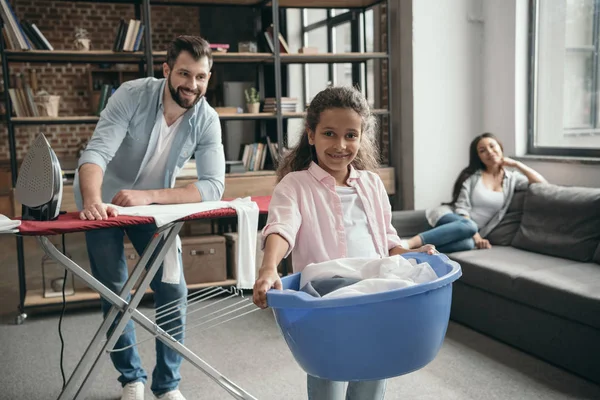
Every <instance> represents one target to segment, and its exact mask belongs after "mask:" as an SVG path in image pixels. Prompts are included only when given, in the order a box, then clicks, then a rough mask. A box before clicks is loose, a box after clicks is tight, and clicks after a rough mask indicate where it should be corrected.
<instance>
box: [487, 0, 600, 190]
mask: <svg viewBox="0 0 600 400" xmlns="http://www.w3.org/2000/svg"><path fill="white" fill-rule="evenodd" d="M478 1H481V3H482V7H483V13H482V15H483V18H484V23H483V63H482V67H483V82H482V88H483V130H484V131H490V132H493V133H495V134H496V135H497V136H498V137H499V138H500V139H501V140H502V142H503V143H504V149H505V153H506V154H507V155H509V156H524V155H525V154H526V151H527V112H528V111H527V90H528V87H527V74H528V71H527V69H528V65H527V60H528V57H529V54H528V37H527V36H528V26H527V24H528V18H529V16H528V12H529V9H528V2H527V1H522V0H478ZM525 162H526V163H527V165H529V166H531V167H532V168H535V169H536V170H537V171H539V172H540V173H541V174H543V175H544V176H545V177H546V179H548V181H550V182H551V183H555V184H559V185H576V186H588V187H600V165H599V164H596V165H590V164H581V163H577V162H575V163H565V162H556V161H533V160H527V159H525Z"/></svg>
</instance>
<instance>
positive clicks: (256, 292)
mask: <svg viewBox="0 0 600 400" xmlns="http://www.w3.org/2000/svg"><path fill="white" fill-rule="evenodd" d="M271 288H273V289H277V290H281V279H279V274H278V273H277V267H274V268H272V267H271V268H265V267H264V266H263V267H261V268H260V270H259V275H258V279H257V280H256V282H255V283H254V289H253V294H252V300H253V301H254V304H256V305H257V306H259V307H260V308H267V291H268V290H269V289H271Z"/></svg>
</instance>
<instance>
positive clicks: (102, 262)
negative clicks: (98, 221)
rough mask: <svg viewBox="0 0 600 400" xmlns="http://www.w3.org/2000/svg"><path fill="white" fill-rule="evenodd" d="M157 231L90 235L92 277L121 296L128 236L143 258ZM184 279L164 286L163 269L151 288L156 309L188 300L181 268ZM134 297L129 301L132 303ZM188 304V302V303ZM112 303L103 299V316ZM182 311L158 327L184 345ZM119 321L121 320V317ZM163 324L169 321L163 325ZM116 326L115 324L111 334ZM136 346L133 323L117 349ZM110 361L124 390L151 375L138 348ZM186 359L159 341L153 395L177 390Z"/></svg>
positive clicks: (146, 229)
mask: <svg viewBox="0 0 600 400" xmlns="http://www.w3.org/2000/svg"><path fill="white" fill-rule="evenodd" d="M155 231H156V225H154V224H147V225H137V226H131V227H127V228H107V229H98V230H93V231H87V232H86V234H85V235H86V237H85V238H86V243H87V249H88V254H89V258H90V264H91V269H92V274H93V275H94V276H95V277H96V279H98V280H99V281H100V282H102V283H103V284H104V285H105V286H106V287H107V288H109V289H110V290H112V291H114V292H115V293H117V294H119V293H120V291H121V289H122V288H123V286H125V282H126V281H127V278H128V275H129V274H128V270H127V263H126V261H125V253H124V246H123V239H124V235H125V233H126V234H127V237H128V238H129V240H130V241H131V243H132V244H133V246H134V248H135V250H136V251H137V252H138V253H139V254H142V253H143V252H144V249H145V248H146V246H147V245H148V243H150V240H151V239H152V236H153V235H154V233H155ZM179 265H180V266H181V265H182V262H181V254H180V255H179ZM181 271H182V273H181V279H180V282H179V284H178V285H175V284H170V283H163V282H161V280H162V265H161V266H160V269H159V270H158V273H157V274H156V275H155V276H154V278H153V279H152V282H151V284H150V287H151V288H152V290H153V291H154V305H155V307H160V306H162V305H164V304H167V303H170V302H173V301H176V300H179V299H184V298H185V297H186V296H187V286H186V284H185V279H184V277H183V268H181ZM130 298H131V296H129V297H128V300H127V301H129V299H130ZM184 300H185V299H184ZM110 306H111V305H110V303H109V302H108V301H106V300H104V298H102V312H103V314H104V315H105V316H106V313H107V312H108V311H109V310H110ZM179 306H180V307H181V308H180V309H178V310H177V311H176V312H174V313H172V314H167V315H164V316H162V317H161V318H157V320H156V323H157V324H159V326H160V327H161V328H162V329H164V330H166V331H168V330H169V329H173V328H176V329H175V330H174V331H173V333H174V334H173V336H174V337H175V338H176V339H177V340H178V341H180V342H182V343H183V336H184V335H183V332H182V330H183V329H177V327H178V326H183V324H184V323H185V311H186V310H185V305H184V303H183V302H182V303H179ZM117 319H118V317H117ZM161 320H162V321H169V322H167V323H165V324H161ZM115 325H116V321H115V323H113V326H112V327H111V329H110V331H109V334H110V332H111V331H112V329H114V326H115ZM135 342H136V335H135V329H134V324H133V321H132V320H129V322H128V323H127V326H126V327H125V330H124V331H123V334H122V335H121V337H119V339H118V341H117V344H116V345H115V349H120V348H124V347H127V346H130V345H132V344H134V343H135ZM110 357H111V359H112V362H113V364H114V366H115V368H116V369H117V370H118V371H119V372H120V373H121V376H120V377H119V382H121V384H122V385H123V386H125V384H127V383H130V382H136V381H141V382H144V383H145V382H146V380H147V375H146V372H145V371H144V369H143V368H142V364H141V361H140V356H139V354H138V351H137V348H136V347H135V346H133V347H131V348H128V349H126V350H123V351H117V352H111V353H110ZM181 362H182V357H181V356H180V355H179V354H178V353H176V352H175V351H173V350H172V349H171V348H169V347H167V346H166V345H165V344H163V343H162V342H161V341H159V340H158V339H157V340H156V367H155V368H154V371H153V372H152V387H151V389H152V392H154V394H156V395H161V394H163V393H166V392H168V391H170V390H173V389H175V388H177V386H178V384H179V381H180V380H181V375H180V374H179V367H180V366H181Z"/></svg>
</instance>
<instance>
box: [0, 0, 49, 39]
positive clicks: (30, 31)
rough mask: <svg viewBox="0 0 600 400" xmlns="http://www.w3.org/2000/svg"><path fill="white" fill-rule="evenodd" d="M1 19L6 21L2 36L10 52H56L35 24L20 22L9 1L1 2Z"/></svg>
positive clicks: (0, 0)
mask: <svg viewBox="0 0 600 400" xmlns="http://www.w3.org/2000/svg"><path fill="white" fill-rule="evenodd" d="M0 17H2V21H4V28H3V29H2V35H3V36H4V43H6V47H7V48H8V49H10V50H54V48H53V47H52V45H51V44H50V43H49V42H48V40H47V39H46V37H45V36H44V35H43V34H42V32H41V31H40V30H39V29H38V27H37V26H35V24H32V23H30V22H28V21H22V22H19V20H18V19H17V16H16V14H15V12H14V11H13V9H12V8H11V6H10V3H9V2H8V0H0Z"/></svg>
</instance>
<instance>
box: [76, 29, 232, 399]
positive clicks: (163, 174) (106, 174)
mask: <svg viewBox="0 0 600 400" xmlns="http://www.w3.org/2000/svg"><path fill="white" fill-rule="evenodd" d="M211 67H212V53H211V50H210V47H209V44H208V42H206V41H205V40H204V39H202V38H200V37H195V36H180V37H178V38H176V39H175V40H174V41H173V42H171V43H170V44H169V46H168V50H167V61H166V63H164V64H163V74H164V77H165V79H155V78H142V79H137V80H134V81H129V82H125V83H123V84H122V85H121V86H120V87H119V88H118V89H117V90H116V91H115V93H114V94H113V95H112V96H111V97H110V99H109V101H108V104H107V105H106V108H105V109H104V110H103V111H102V113H101V115H100V120H99V121H98V125H97V126H96V129H95V131H94V134H93V136H92V138H91V140H90V141H89V143H88V145H87V147H86V149H85V151H84V153H83V154H82V156H81V158H80V160H79V164H78V171H77V174H76V177H75V182H74V188H75V200H76V203H77V206H78V208H79V210H81V213H80V217H81V219H88V220H97V219H98V220H100V219H106V218H109V217H111V216H116V215H117V210H116V208H115V207H112V206H111V205H110V204H112V205H118V206H139V205H147V204H175V203H194V202H199V201H215V200H220V199H221V196H222V195H223V190H224V180H225V156H224V153H223V145H222V142H221V125H220V122H219V117H218V114H217V113H216V111H215V110H214V109H213V108H212V107H211V106H210V105H209V104H208V103H207V102H206V100H205V98H204V95H205V93H206V87H207V85H208V80H209V79H210V75H211V73H210V69H211ZM192 155H194V156H195V160H196V169H197V172H198V180H197V181H196V182H194V183H193V184H189V185H187V186H186V187H182V188H173V186H174V183H175V178H176V176H177V173H178V171H179V170H180V169H181V168H182V167H183V165H184V164H185V163H186V162H187V161H188V160H189V159H190V158H191V156H192ZM155 229H156V226H155V225H154V224H150V225H140V226H133V227H128V228H109V229H101V230H95V231H89V232H86V242H87V249H88V254H89V259H90V264H91V269H92V273H93V274H94V276H95V277H96V278H97V279H98V280H100V281H101V282H102V283H103V284H104V285H106V286H107V287H108V288H109V289H111V290H113V291H115V292H117V293H118V292H119V291H120V290H121V289H122V287H123V286H124V285H125V282H126V280H127V276H128V271H127V264H126V261H125V255H124V250H123V238H124V235H125V234H127V236H128V238H129V239H130V240H131V242H132V244H133V246H134V247H135V249H136V251H137V252H138V253H140V254H141V253H142V252H143V250H144V248H145V247H146V245H147V244H148V242H149V241H150V240H151V238H152V235H153V234H154V232H155ZM179 264H180V267H181V254H179ZM162 268H163V267H162V266H161V269H160V270H159V271H158V273H157V274H156V276H155V277H154V279H153V281H152V283H151V288H152V290H153V291H154V299H155V306H156V307H160V306H162V305H164V304H167V303H169V302H172V301H176V300H178V299H182V298H184V297H186V296H187V287H186V284H185V279H184V277H183V273H182V272H181V276H180V279H179V283H177V284H174V283H165V282H163V281H162V279H161V278H162V275H163V274H162ZM179 271H183V268H179ZM109 309H110V304H109V303H108V302H107V301H105V300H103V301H102V310H103V312H104V314H105V315H106V313H107V312H108V310H109ZM161 318H162V317H161ZM162 319H163V321H168V322H167V323H166V324H162V325H161V327H162V328H163V329H165V330H169V329H171V328H174V327H177V326H180V325H183V324H184V323H185V309H182V310H178V311H176V312H175V313H174V314H169V315H166V316H164V318H162ZM157 323H159V324H160V323H161V321H160V318H159V319H157ZM176 331H177V332H180V331H181V330H176ZM175 337H176V338H177V340H179V341H181V342H183V333H180V334H177V335H175ZM135 342H136V336H135V331H134V327H133V322H132V321H129V323H128V325H127V327H126V328H125V330H124V332H123V334H122V335H121V337H120V338H119V340H118V341H117V344H116V345H115V349H121V348H127V347H128V346H130V345H132V344H134V343H135ZM111 359H112V361H113V364H114V366H115V368H116V369H117V370H118V371H119V372H120V374H121V375H120V377H119V381H120V382H121V384H122V385H123V395H122V400H140V399H143V395H144V384H145V383H146V381H147V375H146V372H145V371H144V369H143V368H142V366H141V361H140V357H139V355H138V352H137V349H136V347H135V346H132V347H130V348H127V350H124V351H118V352H112V353H111ZM181 361H182V358H181V356H180V355H179V354H177V353H176V352H174V351H173V350H171V349H170V348H169V347H168V346H166V345H164V344H163V343H162V342H160V341H158V340H157V342H156V366H155V368H154V371H153V373H152V386H151V389H152V392H153V393H154V395H155V396H156V398H159V399H165V400H182V399H183V400H185V399H184V397H183V395H182V394H181V393H180V392H179V390H178V384H179V381H180V379H181V376H180V374H179V368H180V365H181Z"/></svg>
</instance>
